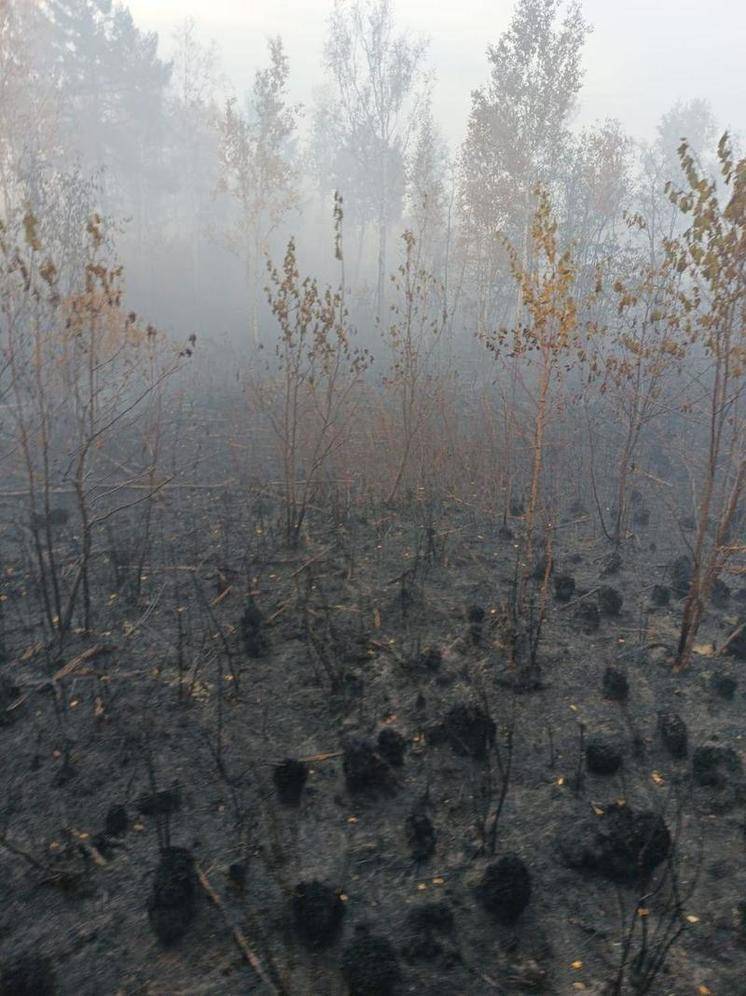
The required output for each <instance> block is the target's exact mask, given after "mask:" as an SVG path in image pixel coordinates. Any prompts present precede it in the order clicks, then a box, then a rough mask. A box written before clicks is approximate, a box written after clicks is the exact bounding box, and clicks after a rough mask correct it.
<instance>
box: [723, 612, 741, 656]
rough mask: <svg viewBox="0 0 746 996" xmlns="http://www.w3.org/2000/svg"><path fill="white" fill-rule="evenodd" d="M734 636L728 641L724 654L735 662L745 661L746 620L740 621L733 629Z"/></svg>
mask: <svg viewBox="0 0 746 996" xmlns="http://www.w3.org/2000/svg"><path fill="white" fill-rule="evenodd" d="M734 632H735V635H734V636H732V637H731V638H730V640H729V641H728V646H727V647H726V648H725V653H726V654H729V655H730V656H731V657H735V658H736V660H739V661H746V619H741V620H740V621H739V624H738V626H737V627H736V629H735V631H734Z"/></svg>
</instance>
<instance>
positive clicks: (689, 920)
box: [686, 913, 699, 923]
mask: <svg viewBox="0 0 746 996" xmlns="http://www.w3.org/2000/svg"><path fill="white" fill-rule="evenodd" d="M686 919H687V923H699V917H698V916H694V914H693V913H690V914H689V916H688V917H687V918H686Z"/></svg>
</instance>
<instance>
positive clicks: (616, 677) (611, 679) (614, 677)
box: [601, 667, 629, 702]
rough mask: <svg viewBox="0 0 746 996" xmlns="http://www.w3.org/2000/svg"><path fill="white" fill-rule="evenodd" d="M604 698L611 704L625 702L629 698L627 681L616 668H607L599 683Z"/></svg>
mask: <svg viewBox="0 0 746 996" xmlns="http://www.w3.org/2000/svg"><path fill="white" fill-rule="evenodd" d="M601 690H602V692H603V695H604V698H606V699H611V700H612V702H626V701H627V699H628V698H629V681H628V680H627V675H626V674H625V673H624V671H620V670H619V668H616V667H607V668H606V670H605V671H604V676H603V680H602V682H601Z"/></svg>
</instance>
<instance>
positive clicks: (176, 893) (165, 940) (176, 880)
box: [148, 847, 197, 945]
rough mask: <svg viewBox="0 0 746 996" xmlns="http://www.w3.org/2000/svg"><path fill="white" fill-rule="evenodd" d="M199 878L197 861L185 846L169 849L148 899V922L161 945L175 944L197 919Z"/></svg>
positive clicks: (164, 851) (166, 851)
mask: <svg viewBox="0 0 746 996" xmlns="http://www.w3.org/2000/svg"><path fill="white" fill-rule="evenodd" d="M196 901H197V876H196V872H195V868H194V858H193V857H192V854H191V852H190V851H188V850H187V849H186V848H184V847H166V848H163V850H162V851H161V858H160V862H159V864H158V867H157V869H156V873H155V880H154V882H153V890H152V893H151V895H150V899H149V900H148V919H149V920H150V926H151V927H152V928H153V932H154V933H155V935H156V937H157V938H158V940H159V941H160V942H161V944H166V945H169V944H174V943H175V942H176V941H178V940H179V939H180V938H181V937H183V935H184V934H185V933H186V930H187V928H188V927H189V924H190V923H191V922H192V920H193V919H194V914H195V909H196Z"/></svg>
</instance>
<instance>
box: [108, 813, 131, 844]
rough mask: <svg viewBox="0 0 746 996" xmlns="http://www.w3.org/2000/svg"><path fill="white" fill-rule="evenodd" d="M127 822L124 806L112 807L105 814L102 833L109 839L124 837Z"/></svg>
mask: <svg viewBox="0 0 746 996" xmlns="http://www.w3.org/2000/svg"><path fill="white" fill-rule="evenodd" d="M128 825H129V821H128V819H127V810H126V809H125V807H124V806H112V807H111V808H110V809H109V811H108V812H107V814H106V820H105V821H104V833H105V834H107V836H109V837H124V835H125V834H126V833H127V827H128Z"/></svg>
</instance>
